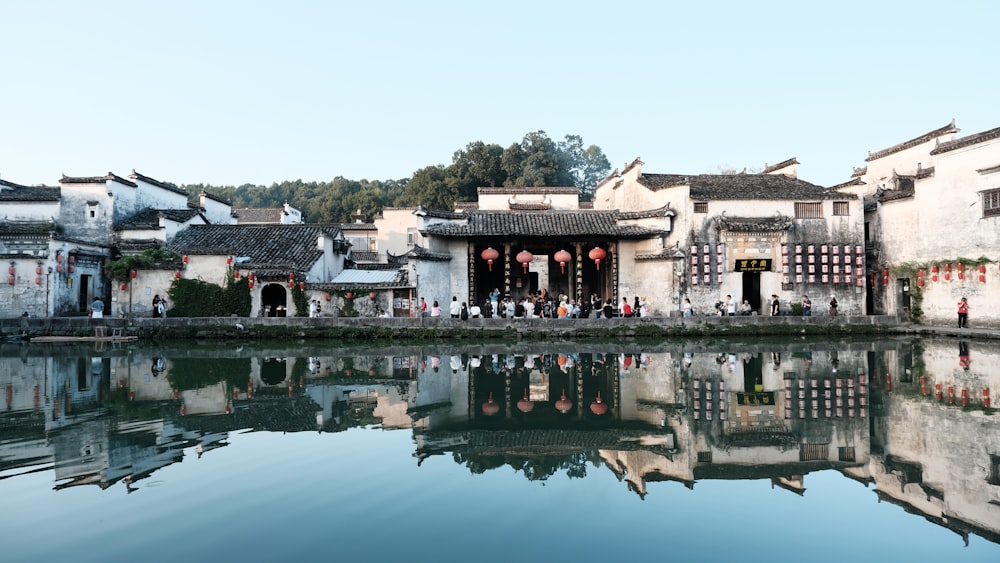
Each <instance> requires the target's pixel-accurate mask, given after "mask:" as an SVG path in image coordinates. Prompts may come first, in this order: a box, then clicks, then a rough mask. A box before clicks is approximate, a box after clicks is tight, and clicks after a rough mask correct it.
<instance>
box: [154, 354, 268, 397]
mask: <svg viewBox="0 0 1000 563" xmlns="http://www.w3.org/2000/svg"><path fill="white" fill-rule="evenodd" d="M171 363H172V365H171V366H170V371H169V372H167V380H168V381H170V386H171V387H172V388H174V389H177V390H179V391H184V390H189V389H200V388H202V387H206V386H209V385H215V384H216V383H219V382H225V383H226V384H227V385H226V388H227V390H228V389H232V388H233V387H236V388H238V389H246V388H247V382H248V381H249V380H250V371H251V368H250V358H175V359H173V360H172V361H171Z"/></svg>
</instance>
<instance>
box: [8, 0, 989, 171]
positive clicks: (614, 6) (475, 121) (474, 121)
mask: <svg viewBox="0 0 1000 563" xmlns="http://www.w3.org/2000/svg"><path fill="white" fill-rule="evenodd" d="M998 18H1000V3H997V2H993V1H962V0H955V1H953V2H942V1H940V0H936V1H934V2H925V1H923V0H910V1H902V2H896V1H883V2H879V1H877V0H868V1H865V2H861V1H854V0H845V1H838V2H801V1H794V2H767V1H762V2H746V1H733V2H726V1H710V0H706V1H702V2H668V1H649V2H639V1H629V0H619V1H615V2H606V1H605V2H590V1H587V0H577V1H574V2H568V1H562V0H544V1H543V0H534V1H522V0H510V1H507V2H498V3H485V2H469V1H468V0H464V1H450V0H448V1H433V0H432V1H427V2H413V1H380V0H367V1H365V2H346V1H339V2H338V1H313V2H305V1H295V0H283V1H280V2H258V1H254V0H241V1H227V0H218V1H188V0H173V1H170V2H152V1H147V2H141V1H140V2H137V1H134V0H129V1H121V2H114V1H101V0H93V1H90V2H84V1H74V2H70V1H46V0H35V1H28V0H6V1H4V2H0V178H3V179H4V180H7V181H10V182H14V183H17V184H22V185H36V184H44V185H57V183H58V180H59V178H60V177H61V175H62V174H66V175H68V176H100V175H104V174H106V173H108V172H109V171H110V172H113V173H115V174H118V175H122V176H126V175H128V174H129V173H130V172H131V170H133V169H135V170H136V171H138V172H140V173H142V174H145V175H147V176H151V177H153V178H156V179H158V180H162V181H169V182H174V183H176V184H198V183H204V184H211V185H216V186H220V185H226V186H229V185H237V186H238V185H242V184H255V185H270V184H272V183H274V182H282V181H285V180H296V179H301V180H304V181H329V180H332V179H333V178H335V177H338V176H342V177H345V178H348V179H352V180H361V179H368V180H389V179H401V178H408V177H410V176H411V175H412V174H413V172H414V171H416V170H419V169H421V168H423V167H426V166H432V165H438V164H442V165H448V164H450V163H451V159H452V155H453V154H454V152H455V151H456V150H459V149H462V148H464V147H465V146H466V145H468V144H469V143H472V142H475V141H482V142H485V143H496V144H499V145H501V146H504V147H507V146H509V145H511V144H513V143H516V142H519V141H520V140H521V139H522V138H523V137H524V136H525V134H527V133H529V132H533V131H539V130H541V131H545V133H546V134H547V135H548V136H549V137H550V138H552V139H553V140H556V141H559V140H563V139H564V137H565V136H566V135H579V136H581V137H582V138H583V141H584V143H585V145H590V144H594V145H597V146H599V147H600V148H601V149H602V150H603V152H604V154H605V155H606V156H607V157H608V160H609V161H610V162H611V165H612V168H614V167H619V168H620V167H622V166H623V165H625V164H626V163H628V162H631V161H633V160H634V159H636V158H641V159H642V161H643V162H644V163H645V165H644V167H643V170H644V171H645V172H647V173H663V174H666V173H677V174H703V173H717V172H719V171H720V170H721V169H742V168H744V167H746V168H748V169H750V170H751V171H752V170H759V169H760V168H762V167H764V166H765V165H766V164H775V163H777V162H781V161H783V160H786V159H788V158H792V157H795V158H797V159H798V161H799V163H800V166H799V177H800V178H802V179H804V180H807V181H810V182H813V183H816V184H820V185H824V186H830V185H834V184H838V183H840V182H844V181H847V180H848V179H850V174H851V171H852V169H853V167H860V166H864V164H865V162H864V159H865V157H866V156H867V154H868V152H869V151H875V150H879V149H883V148H886V147H889V146H892V145H894V144H896V143H899V142H903V141H905V140H908V139H911V138H913V137H917V136H919V135H922V134H924V133H926V132H928V131H931V130H933V129H937V128H939V127H942V126H944V125H947V124H948V123H949V122H950V121H951V120H952V119H955V120H956V123H957V125H958V127H959V128H960V129H961V130H962V131H961V133H960V135H969V134H973V133H977V132H980V131H985V130H988V129H993V128H995V127H998V126H1000V111H998V108H1000V105H998V104H997V100H998V99H1000V94H998V92H1000V73H997V72H996V64H997V58H998V57H997V55H998V54H1000V44H998V43H997V42H996V39H995V35H996V33H995V25H996V22H997V21H998Z"/></svg>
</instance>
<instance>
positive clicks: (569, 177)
mask: <svg viewBox="0 0 1000 563" xmlns="http://www.w3.org/2000/svg"><path fill="white" fill-rule="evenodd" d="M610 170H611V165H610V163H609V162H608V159H607V158H606V157H605V156H604V153H603V152H602V151H601V149H600V147H598V146H596V145H590V146H587V147H584V144H583V139H582V138H581V137H580V136H579V135H566V137H565V140H564V141H560V142H555V141H553V140H552V139H550V138H549V137H548V136H547V135H546V134H545V132H544V131H533V132H531V133H528V134H526V135H525V136H524V138H523V139H522V140H521V141H520V142H518V143H514V144H512V145H510V146H508V147H507V148H506V149H505V148H503V147H502V146H501V145H498V144H494V143H484V142H482V141H474V142H471V143H469V144H467V145H466V146H465V148H464V149H459V150H457V151H455V152H454V154H453V155H452V163H451V164H450V165H448V166H445V165H441V164H438V165H431V166H426V167H424V168H421V169H419V170H417V171H415V172H414V173H413V175H412V177H411V178H404V179H400V180H384V181H381V180H373V181H369V180H349V179H347V178H343V177H340V176H338V177H336V178H334V179H333V180H331V181H329V182H304V181H302V180H294V181H285V182H281V183H280V184H277V183H276V184H271V185H270V186H260V185H252V184H244V185H242V186H209V185H204V184H190V185H186V186H183V189H185V190H186V191H187V192H188V193H189V194H191V196H192V197H196V196H197V195H198V194H200V193H201V192H202V191H205V192H208V193H211V194H212V195H215V196H218V197H221V198H223V199H227V200H229V201H231V202H232V204H233V208H234V209H238V208H241V207H271V208H273V207H280V206H282V205H283V204H285V203H288V204H289V205H291V206H293V207H295V208H297V209H299V210H301V211H302V213H303V216H304V217H305V220H306V221H308V222H309V223H347V222H350V220H351V214H353V213H356V212H357V211H359V210H360V211H361V213H362V214H364V215H365V217H367V218H368V219H369V220H371V218H373V217H374V216H375V215H377V214H378V213H379V212H381V210H382V209H383V208H385V207H412V206H415V205H417V204H421V205H423V206H424V207H427V208H431V209H453V208H454V205H455V202H456V201H472V200H475V199H476V197H477V190H478V188H480V187H499V186H515V187H523V186H548V187H554V186H560V187H567V186H576V187H578V188H579V189H580V199H581V200H582V201H589V200H591V199H592V198H593V193H594V187H595V186H596V185H597V182H599V181H600V180H602V179H604V178H605V177H606V176H607V175H608V173H609V171H610ZM126 271H127V270H126Z"/></svg>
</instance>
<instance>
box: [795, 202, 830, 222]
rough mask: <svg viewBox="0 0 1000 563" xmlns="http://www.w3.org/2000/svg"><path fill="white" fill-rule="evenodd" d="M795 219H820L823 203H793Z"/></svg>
mask: <svg viewBox="0 0 1000 563" xmlns="http://www.w3.org/2000/svg"><path fill="white" fill-rule="evenodd" d="M795 218H796V219H822V218H823V204H822V203H819V202H816V203H798V202H796V203H795Z"/></svg>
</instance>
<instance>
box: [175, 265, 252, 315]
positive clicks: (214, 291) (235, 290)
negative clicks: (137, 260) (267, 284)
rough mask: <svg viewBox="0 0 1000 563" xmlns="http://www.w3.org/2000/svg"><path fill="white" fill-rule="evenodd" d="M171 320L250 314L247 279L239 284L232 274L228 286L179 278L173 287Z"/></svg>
mask: <svg viewBox="0 0 1000 563" xmlns="http://www.w3.org/2000/svg"><path fill="white" fill-rule="evenodd" d="M167 294H168V295H169V296H170V301H169V302H168V303H169V304H170V310H169V311H167V316H168V317H228V316H230V315H237V316H240V317H247V316H249V315H250V306H251V300H250V287H249V285H248V283H247V280H246V279H245V278H244V279H241V280H239V281H236V280H234V279H233V277H232V271H230V273H229V276H227V279H226V286H225V287H219V286H217V285H215V284H211V283H208V282H204V281H201V280H188V279H179V280H174V281H173V283H171V284H170V290H169V291H168V292H167Z"/></svg>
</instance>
